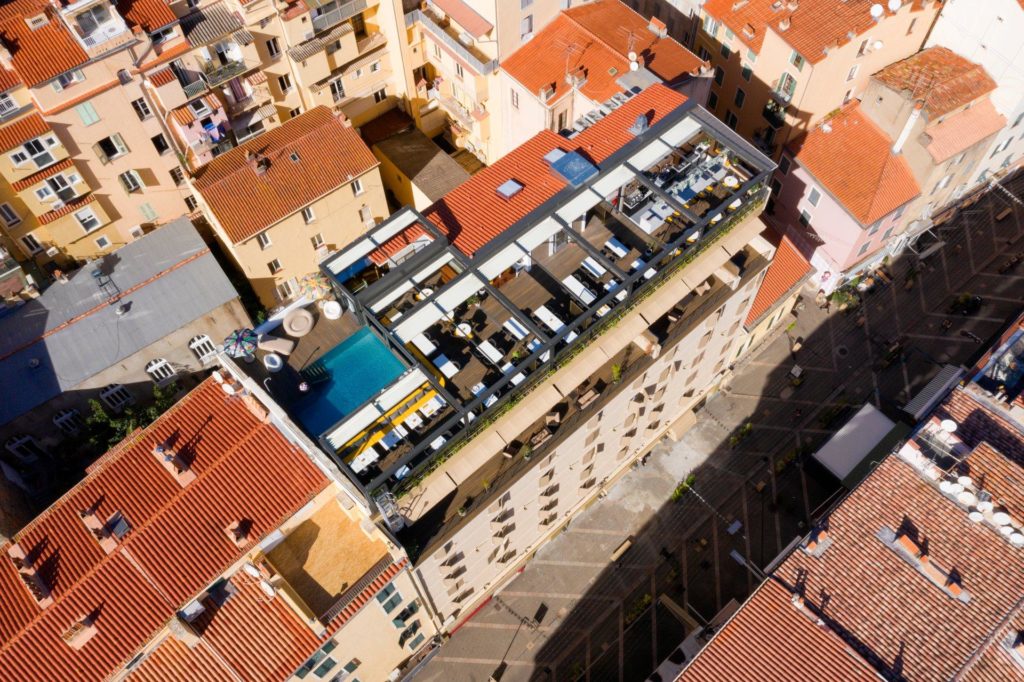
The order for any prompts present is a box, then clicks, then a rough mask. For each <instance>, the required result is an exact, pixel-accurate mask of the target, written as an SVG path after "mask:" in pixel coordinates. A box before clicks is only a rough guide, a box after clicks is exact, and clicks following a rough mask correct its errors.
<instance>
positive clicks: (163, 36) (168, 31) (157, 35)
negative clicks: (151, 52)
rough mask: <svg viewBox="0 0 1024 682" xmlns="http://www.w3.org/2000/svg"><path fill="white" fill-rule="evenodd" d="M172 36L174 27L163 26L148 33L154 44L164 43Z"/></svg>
mask: <svg viewBox="0 0 1024 682" xmlns="http://www.w3.org/2000/svg"><path fill="white" fill-rule="evenodd" d="M173 37H174V27H173V26H165V27H163V28H161V29H159V30H156V31H153V32H152V33H150V34H149V39H150V40H152V41H153V44H154V45H159V44H161V43H165V42H167V41H168V40H170V39H171V38H173Z"/></svg>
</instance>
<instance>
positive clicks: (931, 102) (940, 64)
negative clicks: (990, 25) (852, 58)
mask: <svg viewBox="0 0 1024 682" xmlns="http://www.w3.org/2000/svg"><path fill="white" fill-rule="evenodd" d="M871 77H872V78H874V79H876V80H878V81H879V82H880V83H883V84H885V85H886V86H888V87H889V88H891V89H893V90H895V91H897V92H906V93H908V95H909V97H910V98H913V99H923V100H924V113H925V115H926V116H927V118H928V119H929V120H931V121H934V120H935V119H937V118H939V117H941V116H945V115H946V114H948V113H949V112H951V111H954V110H956V109H959V108H960V107H962V106H964V105H966V104H969V103H970V102H973V101H975V100H976V99H978V98H979V97H983V96H985V95H987V94H988V93H990V92H992V91H993V90H995V89H996V82H995V81H994V80H992V77H991V76H989V75H988V72H987V71H985V69H984V67H982V66H981V65H980V64H975V63H974V62H972V61H970V60H968V59H965V58H964V57H961V56H960V55H958V54H957V53H955V52H953V51H952V50H950V49H949V48H947V47H940V46H936V47H930V48H928V49H927V50H922V51H921V52H918V53H917V54H915V55H913V56H912V57H908V58H906V59H904V60H902V61H898V62H896V63H894V64H890V65H889V66H887V67H885V68H884V69H882V70H881V71H879V72H878V73H876V74H873V75H872V76H871Z"/></svg>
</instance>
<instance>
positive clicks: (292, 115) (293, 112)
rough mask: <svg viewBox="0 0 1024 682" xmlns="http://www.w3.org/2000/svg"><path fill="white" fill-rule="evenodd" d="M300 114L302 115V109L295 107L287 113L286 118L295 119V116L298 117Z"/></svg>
mask: <svg viewBox="0 0 1024 682" xmlns="http://www.w3.org/2000/svg"><path fill="white" fill-rule="evenodd" d="M301 113H302V107H295V108H294V109H292V110H291V111H289V112H288V118H295V117H296V116H298V115H299V114H301Z"/></svg>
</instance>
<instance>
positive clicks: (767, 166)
mask: <svg viewBox="0 0 1024 682" xmlns="http://www.w3.org/2000/svg"><path fill="white" fill-rule="evenodd" d="M608 140H613V141H616V145H617V147H616V149H614V150H612V149H608V145H607V141H608ZM602 145H603V146H602ZM771 168H772V165H771V162H770V161H769V160H768V159H766V158H765V157H763V156H761V155H760V154H759V153H758V152H756V151H755V150H754V149H753V148H751V147H750V146H749V145H748V144H747V143H745V142H744V141H743V140H741V139H740V138H738V137H737V136H736V135H735V134H734V133H733V132H732V131H730V130H729V129H727V128H725V126H723V125H722V124H721V123H720V122H719V121H717V119H715V118H714V117H713V116H711V115H710V114H708V113H707V112H705V111H704V110H703V109H701V108H699V107H697V106H696V105H694V104H693V103H689V102H687V103H683V102H682V98H681V97H680V96H679V95H677V94H676V93H673V92H671V91H669V90H667V89H665V88H661V87H655V88H651V89H649V90H647V91H644V93H641V94H640V95H637V96H636V97H634V98H633V100H631V101H630V102H628V103H627V104H626V105H623V107H622V108H621V109H620V110H619V111H617V112H614V113H613V114H612V115H611V116H608V117H606V118H605V119H604V120H602V121H600V122H599V123H598V124H597V125H595V126H593V127H592V128H590V129H588V130H586V131H584V132H583V133H582V134H579V135H576V136H574V137H573V138H564V137H560V136H557V135H553V134H551V133H542V134H541V135H538V136H537V137H536V138H534V139H533V140H531V141H530V142H527V143H526V144H525V145H524V146H523V147H522V148H520V150H517V151H514V152H512V153H511V154H510V155H509V156H507V157H505V159H502V160H501V161H499V162H498V163H496V164H494V165H493V166H491V167H490V168H488V169H487V170H486V171H483V172H481V173H480V174H479V175H477V176H475V177H474V178H472V179H471V180H470V181H468V182H467V183H465V184H464V185H462V186H461V187H460V188H458V189H457V190H455V191H454V192H452V193H450V194H449V195H447V196H446V197H445V198H444V199H442V200H441V201H439V202H438V203H437V204H435V205H434V206H432V207H430V208H429V209H428V210H427V211H426V212H425V214H420V213H418V212H416V211H414V210H412V209H408V208H407V209H403V210H402V211H400V212H398V213H396V214H395V215H394V216H392V218H391V219H389V220H388V221H386V222H385V223H382V224H381V225H379V226H377V227H376V228H375V229H374V230H372V231H371V232H369V233H367V234H366V235H365V236H364V237H363V238H362V239H360V240H359V241H357V242H354V243H353V244H351V245H350V246H349V247H348V248H346V249H345V250H344V251H342V252H340V253H338V254H336V255H335V256H334V257H332V258H330V259H328V260H327V261H325V262H324V263H323V265H322V267H323V269H324V271H325V272H326V273H327V274H328V275H329V276H330V277H331V278H332V280H333V281H334V283H335V288H336V290H337V291H336V293H337V295H338V297H339V298H340V299H341V300H343V301H344V302H345V307H346V308H347V309H349V310H352V311H354V316H355V317H356V318H358V319H359V320H360V321H361V322H362V323H363V324H365V325H366V327H367V328H368V329H369V330H371V331H372V333H373V334H374V335H375V337H377V338H378V339H379V340H380V341H381V342H382V343H383V344H384V345H385V346H386V347H387V348H388V349H389V350H390V352H391V353H393V354H394V355H395V356H396V357H397V358H399V359H400V360H401V361H402V363H403V364H404V365H405V366H407V367H408V368H409V369H408V370H407V371H406V372H405V373H403V374H402V375H401V376H400V377H399V378H398V379H396V380H395V382H393V383H392V384H391V385H390V386H389V387H388V388H387V389H385V390H383V391H381V392H380V394H378V395H377V396H376V397H374V398H372V399H371V400H370V401H368V403H367V404H366V405H364V408H360V410H359V411H357V413H354V416H353V417H352V418H349V419H346V420H343V421H342V422H340V423H338V424H336V425H335V426H334V427H332V428H331V429H329V430H327V431H326V432H324V433H322V434H314V435H318V436H319V437H320V441H321V445H322V446H323V447H325V448H326V449H327V450H328V451H329V452H333V453H335V455H336V457H337V458H338V459H339V460H341V461H344V462H346V463H348V464H349V466H350V468H351V469H352V470H353V471H355V472H356V474H357V476H358V478H359V480H360V482H361V483H362V484H363V485H365V486H366V487H367V488H368V489H371V490H375V489H377V488H380V487H381V486H386V487H387V488H388V489H390V490H393V491H394V490H401V489H402V488H403V487H405V486H406V485H407V484H408V482H409V480H413V479H414V478H415V477H416V475H418V474H420V473H421V472H423V471H425V470H428V469H429V467H430V465H431V463H432V462H435V461H437V460H438V459H443V458H444V457H445V455H446V451H449V450H451V449H454V447H455V446H456V444H457V443H460V442H466V441H467V440H468V439H469V438H472V437H473V436H474V435H475V434H476V432H478V431H479V430H480V429H478V428H476V427H475V425H473V422H474V421H476V420H479V422H478V424H485V423H487V422H489V421H490V418H491V417H493V416H494V415H497V414H500V413H502V411H504V410H505V409H506V408H507V407H509V406H510V405H511V404H512V401H514V400H516V399H517V398H516V396H518V395H521V394H523V393H525V392H526V391H527V390H528V389H530V388H532V387H534V386H536V385H538V384H539V383H540V382H542V381H543V380H544V379H545V378H546V377H547V376H549V375H550V374H551V373H552V372H553V371H554V370H555V369H557V368H558V367H559V366H561V365H562V364H564V363H565V362H566V361H568V360H569V359H570V358H572V357H573V356H574V355H575V354H576V353H578V352H579V351H580V350H582V349H583V347H584V346H586V345H587V344H589V343H590V342H591V341H592V340H594V339H595V338H597V336H598V335H600V334H603V333H605V332H607V331H609V330H610V329H612V328H613V327H614V326H616V324H617V322H618V321H619V320H620V318H622V317H623V315H624V314H625V313H626V312H627V311H628V310H630V309H631V308H632V307H634V306H635V305H636V304H637V303H639V301H640V300H642V299H643V298H645V297H646V296H647V295H648V294H649V293H650V292H652V291H654V290H655V289H657V288H658V287H659V286H660V285H661V284H663V283H664V282H666V281H667V280H668V278H670V277H671V276H673V275H674V274H676V273H678V271H679V270H680V268H681V267H683V266H684V265H686V264H687V263H688V262H690V261H691V260H692V259H693V258H694V257H695V256H696V255H697V254H698V253H700V252H701V251H703V250H704V249H705V248H706V247H708V246H709V245H710V244H712V243H714V242H715V241H716V240H717V239H719V238H721V237H722V236H724V235H725V234H727V233H728V232H729V230H730V229H731V228H732V226H733V225H735V224H737V223H738V222H740V221H741V220H743V219H744V218H746V217H747V216H748V215H749V214H750V212H751V211H753V210H754V209H756V208H757V207H759V206H760V205H761V204H762V203H763V201H764V199H765V196H766V191H767V190H766V189H765V182H766V178H767V175H768V174H769V172H770V170H771ZM474 203H475V205H476V206H477V214H476V215H474V214H473V211H472V209H471V207H472V205H473V204H474ZM489 203H491V204H494V206H493V210H492V208H491V207H490V206H489ZM745 257H746V255H745V254H744V253H737V254H736V255H735V256H734V258H733V259H732V260H731V261H729V262H727V263H726V265H725V266H723V267H722V268H720V269H719V271H717V272H715V273H714V274H715V275H716V276H717V277H718V278H719V279H721V280H722V281H723V282H726V283H729V282H735V281H738V279H739V278H740V276H741V274H742V271H743V268H744V265H745V263H744V259H745ZM634 336H635V334H634ZM590 393H592V394H593V395H592V396H589V400H590V401H593V400H594V399H596V397H597V392H596V390H594V388H593V387H591V390H590ZM580 397H581V399H583V398H587V396H580ZM584 402H586V400H584ZM371 406H372V409H367V408H370V407H371ZM360 415H361V416H360ZM564 416H565V415H560V416H559V417H557V418H556V417H552V419H560V418H561V417H564ZM371 417H372V418H371ZM524 426H528V425H524ZM516 435H517V436H518V435H519V434H516ZM353 464H354V465H355V466H353Z"/></svg>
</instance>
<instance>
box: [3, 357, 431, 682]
mask: <svg viewBox="0 0 1024 682" xmlns="http://www.w3.org/2000/svg"><path fill="white" fill-rule="evenodd" d="M291 428H292V427H290V425H289V424H287V423H286V422H281V421H278V420H277V418H276V417H275V416H274V415H272V414H270V413H268V411H267V409H266V408H264V407H263V406H262V405H261V404H260V403H259V402H258V400H257V399H256V398H255V397H254V396H253V395H252V394H251V393H249V392H248V391H247V390H246V389H245V388H244V387H243V386H242V385H241V384H240V383H238V382H237V381H236V380H235V379H233V378H232V377H231V374H230V373H229V372H223V373H215V374H214V375H213V376H212V377H211V378H209V379H207V380H206V381H204V382H203V383H202V384H200V385H199V386H198V387H197V388H196V389H195V390H193V391H192V392H191V393H189V394H188V395H187V396H186V397H185V398H183V399H182V400H181V401H180V402H179V403H178V404H177V405H175V406H174V407H173V408H172V409H171V410H170V411H169V412H167V413H166V414H164V415H163V416H161V417H160V418H159V419H158V420H157V421H156V422H154V423H153V424H152V425H150V426H149V427H148V428H146V429H145V430H142V431H139V432H137V433H135V434H133V435H132V436H131V437H130V438H129V439H128V440H126V441H124V442H122V443H121V444H119V445H118V446H117V447H115V448H114V449H113V450H111V451H110V452H108V453H107V454H106V455H105V456H104V457H103V458H101V459H100V460H99V461H97V462H96V464H94V465H93V467H92V468H91V469H90V471H89V474H88V476H87V477H86V478H85V480H83V481H82V482H81V483H80V484H79V485H77V486H75V487H74V488H73V489H72V490H71V491H70V492H69V493H68V494H67V495H65V496H64V497H62V498H61V499H60V500H58V501H57V502H56V503H55V504H54V505H53V506H52V507H50V508H49V509H47V510H46V511H45V512H44V513H42V514H41V515H40V516H39V517H37V518H36V519H35V520H34V521H33V522H32V523H30V524H29V525H28V526H27V527H26V528H24V529H23V530H22V531H21V532H19V533H18V534H17V535H16V536H15V537H14V538H12V540H11V541H10V542H7V543H5V544H4V546H3V549H4V555H3V557H2V559H3V561H2V562H0V581H2V583H3V585H4V595H5V599H4V604H3V606H2V609H3V618H2V619H0V621H2V623H3V625H2V626H0V627H2V629H3V639H4V646H3V648H2V650H0V659H2V660H3V666H2V670H3V672H0V678H2V679H7V680H15V679H17V680H44V679H69V678H74V679H78V680H104V679H125V678H127V679H140V680H167V679H181V678H185V677H188V678H196V677H206V678H209V679H246V680H251V679H282V680H283V679H303V678H307V677H309V675H310V673H312V675H313V676H314V677H315V678H323V677H326V676H327V675H328V673H330V674H331V675H332V677H334V678H335V679H336V678H337V676H339V675H345V674H348V675H350V676H351V677H352V678H355V677H356V676H358V677H361V678H363V679H373V680H382V679H386V678H387V677H388V676H389V675H392V674H393V672H392V671H394V670H395V669H396V668H399V666H401V665H402V664H403V663H404V662H405V661H407V660H408V659H409V658H410V656H411V655H412V654H413V653H414V652H415V651H417V650H418V649H421V648H423V647H424V646H425V645H426V643H427V641H429V640H430V638H431V637H432V636H433V633H434V628H433V625H432V623H431V621H430V619H429V618H428V617H426V615H425V613H424V608H425V605H424V603H423V601H422V598H421V597H420V596H419V595H418V594H417V591H416V588H415V586H414V585H413V583H412V581H411V578H410V575H409V570H408V560H407V558H406V557H405V556H404V554H403V553H402V551H401V550H400V549H399V548H398V547H397V545H395V543H394V541H393V540H392V539H391V538H390V537H389V536H387V535H386V534H385V533H384V532H383V531H382V530H380V529H379V528H377V527H376V526H375V525H374V524H373V523H371V522H370V521H369V520H368V518H367V515H366V512H367V510H366V508H365V506H364V505H363V504H362V498H361V496H359V495H358V494H357V493H355V492H354V491H353V489H352V488H351V486H348V485H347V484H345V483H339V482H337V481H336V480H335V478H334V475H335V473H336V472H335V471H333V470H332V465H330V463H329V462H327V461H326V460H325V459H324V458H323V456H322V455H320V454H319V453H317V451H316V449H315V446H313V444H312V443H310V442H309V441H308V440H306V439H304V438H303V437H301V435H299V434H296V433H294V432H293V431H291V430H290V429H291ZM58 564H59V569H60V570H59V575H58V574H57V571H56V567H57V565H58Z"/></svg>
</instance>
